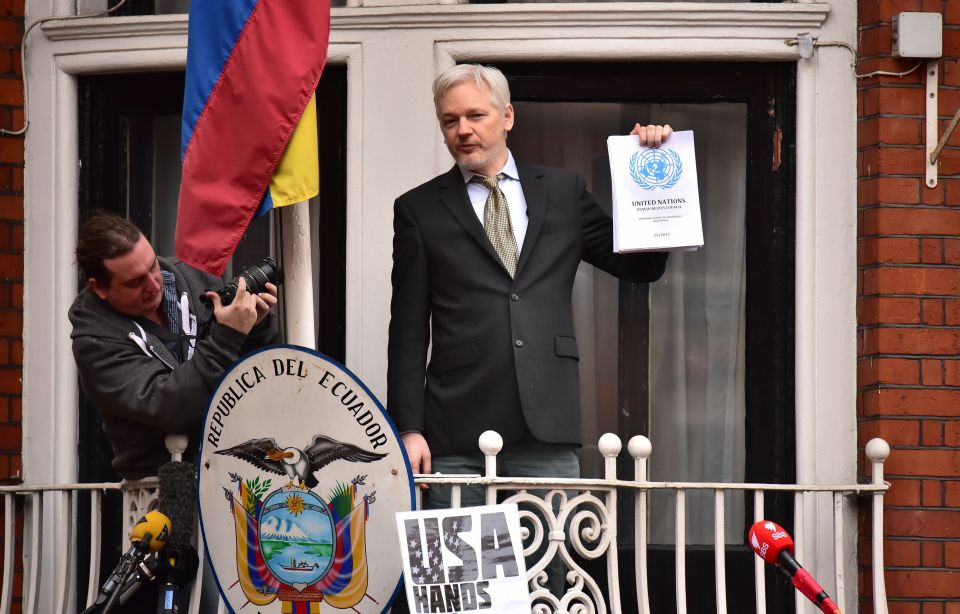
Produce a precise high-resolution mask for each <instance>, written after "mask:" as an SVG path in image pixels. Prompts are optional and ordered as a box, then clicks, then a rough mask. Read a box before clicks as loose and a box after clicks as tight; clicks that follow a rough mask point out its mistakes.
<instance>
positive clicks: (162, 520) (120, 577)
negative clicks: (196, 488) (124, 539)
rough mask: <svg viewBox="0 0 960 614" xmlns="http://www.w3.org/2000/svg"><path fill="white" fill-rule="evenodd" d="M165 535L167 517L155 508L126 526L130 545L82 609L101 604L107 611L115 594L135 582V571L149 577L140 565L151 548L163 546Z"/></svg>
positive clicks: (121, 592)
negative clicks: (91, 602) (89, 601)
mask: <svg viewBox="0 0 960 614" xmlns="http://www.w3.org/2000/svg"><path fill="white" fill-rule="evenodd" d="M169 537H170V519H169V518H167V517H166V516H165V515H164V514H161V513H160V512H158V511H152V512H147V514H146V515H145V516H144V517H143V518H141V519H140V520H139V521H138V522H137V524H136V525H135V526H134V527H133V529H131V530H130V541H131V542H132V543H131V545H130V549H129V550H127V551H126V552H125V553H124V554H123V556H121V557H120V561H119V562H118V563H117V566H116V567H114V569H113V571H112V572H111V573H110V576H109V577H108V578H107V581H106V582H104V583H103V586H102V587H101V588H100V593H99V594H98V595H97V598H96V600H95V601H94V603H93V605H92V606H90V607H89V608H88V609H87V610H86V611H93V610H94V609H95V608H100V607H103V612H109V611H110V608H112V607H113V606H114V604H115V603H117V600H118V598H119V597H120V596H121V595H123V594H124V593H126V592H127V591H128V590H129V589H130V588H131V586H132V585H133V584H135V582H133V580H135V579H136V578H137V577H138V575H139V574H143V575H144V577H145V578H149V577H152V576H149V568H148V567H145V566H144V561H145V559H146V558H147V556H149V555H150V554H151V553H152V552H156V551H158V550H160V549H161V548H163V546H164V544H165V543H166V542H167V539H168V538H169ZM118 589H119V590H118Z"/></svg>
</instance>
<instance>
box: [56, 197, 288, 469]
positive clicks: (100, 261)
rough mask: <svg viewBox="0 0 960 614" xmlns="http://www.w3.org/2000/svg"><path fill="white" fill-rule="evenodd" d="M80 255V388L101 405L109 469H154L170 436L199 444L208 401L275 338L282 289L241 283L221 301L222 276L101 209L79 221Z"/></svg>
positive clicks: (76, 328) (73, 310) (75, 310)
mask: <svg viewBox="0 0 960 614" xmlns="http://www.w3.org/2000/svg"><path fill="white" fill-rule="evenodd" d="M76 255H77V263H78V264H79V266H80V269H81V271H82V272H83V275H84V277H86V278H87V284H88V285H87V287H86V288H84V289H83V290H82V291H81V292H80V294H79V295H77V298H76V300H75V301H74V302H73V305H72V306H71V307H70V313H69V315H70V323H71V324H72V325H73V332H72V333H71V335H70V336H71V338H72V339H73V355H74V359H75V360H76V363H77V369H78V371H79V374H80V384H81V386H82V387H83V390H84V392H85V393H86V395H87V396H88V397H89V398H90V400H91V401H92V402H93V404H94V405H95V406H96V407H97V408H98V410H99V411H100V416H101V419H102V420H103V428H104V431H106V433H107V436H108V437H109V438H110V442H111V445H112V446H113V452H114V459H113V467H114V469H116V470H117V472H118V473H119V474H120V475H121V476H122V477H124V478H126V479H138V478H142V477H145V476H149V475H156V473H157V470H158V468H159V467H160V465H162V464H163V463H164V462H166V461H168V460H170V455H169V453H168V452H167V449H166V448H165V447H164V444H163V439H164V436H165V435H167V434H169V433H182V434H186V435H187V436H189V437H190V445H189V447H188V453H191V452H193V451H195V450H196V448H197V445H198V444H199V439H198V438H199V435H200V432H201V424H200V421H201V419H202V416H203V413H204V411H205V410H206V406H207V401H208V399H209V397H210V394H211V393H212V391H213V389H214V387H215V386H216V385H217V382H218V381H219V379H220V377H221V376H222V375H223V373H224V371H225V370H226V369H227V368H228V367H229V366H230V364H231V363H233V362H234V361H235V360H236V359H237V358H239V357H240V356H241V355H242V354H244V353H246V352H248V351H250V350H253V349H256V348H258V347H261V346H263V345H268V344H270V343H274V342H276V341H278V332H277V331H278V328H277V318H276V316H275V314H273V313H271V309H272V307H273V306H275V305H276V304H277V288H276V286H274V285H273V284H270V283H267V284H265V286H264V288H263V289H264V290H265V291H263V292H260V293H259V294H251V293H249V292H247V290H246V281H245V280H243V279H241V280H240V281H239V283H238V287H237V290H236V296H235V298H234V299H233V301H232V302H231V303H230V304H229V305H227V306H224V305H223V304H222V301H221V298H220V296H219V295H218V294H217V293H216V292H207V293H206V297H208V298H209V299H210V305H209V306H207V305H204V304H203V303H202V302H201V301H200V298H199V297H200V295H201V294H202V293H203V292H204V291H205V290H210V289H219V288H221V287H222V286H223V282H222V280H221V279H220V278H219V277H215V276H213V275H208V274H207V273H203V272H201V271H198V270H196V269H194V268H192V267H190V266H188V265H186V264H184V263H182V262H180V261H179V260H176V259H173V258H158V257H157V255H156V254H155V253H154V250H153V247H152V246H151V245H150V242H149V241H147V239H146V237H144V236H143V234H142V233H141V232H140V230H139V229H138V228H137V227H136V226H134V225H133V224H131V223H130V222H129V221H127V220H125V219H124V218H121V217H119V216H116V215H112V214H108V213H101V212H97V213H94V214H92V215H90V216H89V217H87V218H86V219H85V220H84V221H83V223H82V224H81V226H80V230H79V235H78V240H77V249H76Z"/></svg>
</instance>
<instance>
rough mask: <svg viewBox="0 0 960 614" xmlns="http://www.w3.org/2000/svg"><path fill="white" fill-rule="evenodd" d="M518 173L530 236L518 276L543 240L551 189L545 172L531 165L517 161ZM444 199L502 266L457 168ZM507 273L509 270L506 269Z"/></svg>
mask: <svg viewBox="0 0 960 614" xmlns="http://www.w3.org/2000/svg"><path fill="white" fill-rule="evenodd" d="M517 172H518V173H519V175H520V186H521V187H522V188H523V197H524V199H525V200H526V201H527V219H528V222H527V234H526V235H525V236H524V239H523V249H522V250H520V260H519V262H518V263H517V275H520V271H522V270H523V264H524V263H525V262H526V261H527V260H529V259H530V254H531V253H532V252H533V247H534V245H535V244H536V242H537V239H538V238H539V237H540V230H541V229H542V228H543V219H544V217H545V216H546V214H547V189H546V186H545V185H543V181H544V179H543V173H542V172H540V171H538V170H536V169H535V168H534V167H532V166H530V165H528V164H522V163H520V162H517ZM440 200H441V202H443V204H444V206H446V207H447V209H449V210H450V213H451V214H453V216H454V217H455V218H456V219H457V221H459V222H460V224H461V225H462V226H463V227H464V228H465V229H466V230H467V232H469V233H470V235H471V236H472V237H473V238H474V240H475V241H476V242H477V243H478V244H479V245H480V247H482V248H483V249H484V251H486V252H487V253H488V254H489V255H490V257H491V258H493V259H494V260H496V261H497V263H498V264H500V266H503V264H502V263H501V262H500V256H498V255H497V252H496V250H495V249H493V245H491V243H490V239H488V238H487V235H486V233H485V232H484V230H483V224H481V223H480V220H479V219H478V218H477V214H476V212H474V210H473V205H471V204H470V197H469V196H468V195H467V188H466V185H465V184H464V183H463V175H462V174H461V173H460V169H458V168H457V167H456V166H454V167H453V168H452V169H450V171H449V172H448V173H447V174H446V175H443V177H442V178H441V181H440ZM504 272H506V269H504Z"/></svg>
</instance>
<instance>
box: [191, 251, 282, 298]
mask: <svg viewBox="0 0 960 614" xmlns="http://www.w3.org/2000/svg"><path fill="white" fill-rule="evenodd" d="M241 277H242V278H244V279H245V280H247V292H249V293H251V294H258V293H260V292H263V291H264V288H266V286H267V283H268V282H269V283H272V284H273V285H275V286H279V285H280V284H282V283H283V269H281V268H280V265H278V264H277V261H276V260H274V259H273V258H270V257H269V256H268V257H267V258H264V259H263V262H261V263H260V264H252V265H250V266H248V267H247V268H246V269H244V271H243V273H240V274H239V275H237V276H236V277H234V278H233V281H231V282H230V283H228V284H227V285H225V286H224V287H223V288H221V289H219V290H208V291H207V292H216V293H217V294H218V295H220V303H221V304H222V305H223V306H227V305H229V304H230V303H232V302H233V299H234V297H236V296H237V284H239V283H240V278H241ZM200 302H201V303H203V304H204V305H207V306H208V307H212V306H213V301H212V300H210V297H208V296H207V295H206V293H204V294H201V295H200Z"/></svg>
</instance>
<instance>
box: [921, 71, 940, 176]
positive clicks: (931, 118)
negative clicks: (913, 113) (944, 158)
mask: <svg viewBox="0 0 960 614" xmlns="http://www.w3.org/2000/svg"><path fill="white" fill-rule="evenodd" d="M939 63H940V61H939V60H928V61H927V93H926V101H927V138H926V147H925V148H924V155H923V161H924V164H925V165H926V167H927V182H926V185H927V187H928V188H935V187H937V168H938V166H939V163H938V161H937V158H936V156H934V155H933V152H934V151H936V149H937V140H938V139H939V137H940V126H939V123H940V115H939V110H938V106H939V105H938V103H939V102H940V101H939V93H938V90H939V84H940V67H939Z"/></svg>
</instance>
